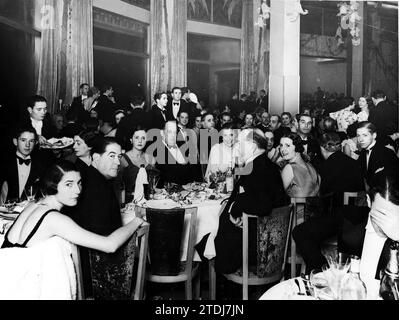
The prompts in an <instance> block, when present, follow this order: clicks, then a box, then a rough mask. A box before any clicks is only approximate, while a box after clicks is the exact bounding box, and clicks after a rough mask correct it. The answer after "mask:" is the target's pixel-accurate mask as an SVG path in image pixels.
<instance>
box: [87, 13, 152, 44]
mask: <svg viewBox="0 0 399 320" xmlns="http://www.w3.org/2000/svg"><path fill="white" fill-rule="evenodd" d="M93 23H94V26H95V27H99V28H104V29H107V30H111V31H115V32H121V33H125V34H131V35H134V36H140V37H142V36H143V35H145V34H146V33H147V25H146V24H144V23H142V22H139V21H136V20H133V19H131V18H127V17H124V16H121V15H119V14H116V13H113V12H109V11H105V10H102V9H99V8H96V7H94V8H93Z"/></svg>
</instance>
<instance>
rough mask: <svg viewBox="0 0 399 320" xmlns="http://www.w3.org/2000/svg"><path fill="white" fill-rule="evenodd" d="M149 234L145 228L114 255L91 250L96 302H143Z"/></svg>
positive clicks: (137, 232)
mask: <svg viewBox="0 0 399 320" xmlns="http://www.w3.org/2000/svg"><path fill="white" fill-rule="evenodd" d="M149 230H150V226H149V225H148V224H145V225H142V226H141V227H140V228H138V229H137V231H136V232H135V233H134V234H133V235H132V236H131V237H130V239H129V240H128V241H126V243H125V244H123V245H122V246H121V247H120V248H119V249H118V250H117V251H116V252H114V253H111V254H109V253H104V252H101V251H98V250H92V249H89V256H90V268H91V277H92V285H93V298H94V299H99V300H143V297H144V295H143V293H144V282H145V267H146V257H147V252H148V236H149ZM136 260H138V261H136ZM136 262H137V264H136ZM135 265H137V268H135ZM134 273H135V274H136V276H135V277H134Z"/></svg>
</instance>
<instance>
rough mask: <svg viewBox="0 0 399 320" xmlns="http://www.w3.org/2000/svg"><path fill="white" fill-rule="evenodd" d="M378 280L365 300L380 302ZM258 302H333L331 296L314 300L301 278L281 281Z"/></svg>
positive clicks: (370, 287)
mask: <svg viewBox="0 0 399 320" xmlns="http://www.w3.org/2000/svg"><path fill="white" fill-rule="evenodd" d="M378 289H379V280H374V281H373V284H372V286H369V287H368V291H367V300H381V297H380V296H379V294H378ZM259 300H333V298H332V296H329V295H323V297H322V298H319V299H316V298H315V297H314V296H313V289H312V288H311V285H310V283H309V281H308V280H306V279H303V277H296V278H291V279H288V280H284V281H281V282H279V283H277V284H276V285H274V286H273V287H271V288H269V289H268V290H267V291H266V292H265V293H264V294H263V295H262V296H261V297H260V298H259Z"/></svg>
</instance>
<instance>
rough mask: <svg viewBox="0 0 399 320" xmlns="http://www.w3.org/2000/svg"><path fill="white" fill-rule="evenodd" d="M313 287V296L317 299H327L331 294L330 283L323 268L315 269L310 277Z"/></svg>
mask: <svg viewBox="0 0 399 320" xmlns="http://www.w3.org/2000/svg"><path fill="white" fill-rule="evenodd" d="M309 281H310V285H311V288H312V289H313V296H314V297H315V298H316V299H317V300H325V299H326V297H328V296H329V294H330V288H329V283H328V281H327V278H326V276H325V275H324V273H323V270H322V268H316V269H313V270H312V271H311V272H310V277H309Z"/></svg>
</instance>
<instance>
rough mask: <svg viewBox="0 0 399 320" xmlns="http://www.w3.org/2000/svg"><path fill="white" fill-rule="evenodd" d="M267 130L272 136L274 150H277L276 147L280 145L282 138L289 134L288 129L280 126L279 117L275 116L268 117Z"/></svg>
mask: <svg viewBox="0 0 399 320" xmlns="http://www.w3.org/2000/svg"><path fill="white" fill-rule="evenodd" d="M269 128H270V130H272V132H273V134H274V146H273V147H274V148H277V146H278V145H280V139H281V138H282V137H284V136H285V135H286V134H290V133H291V130H290V129H289V128H287V127H282V126H281V117H280V116H278V115H276V114H274V115H272V116H271V117H270V124H269Z"/></svg>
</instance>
